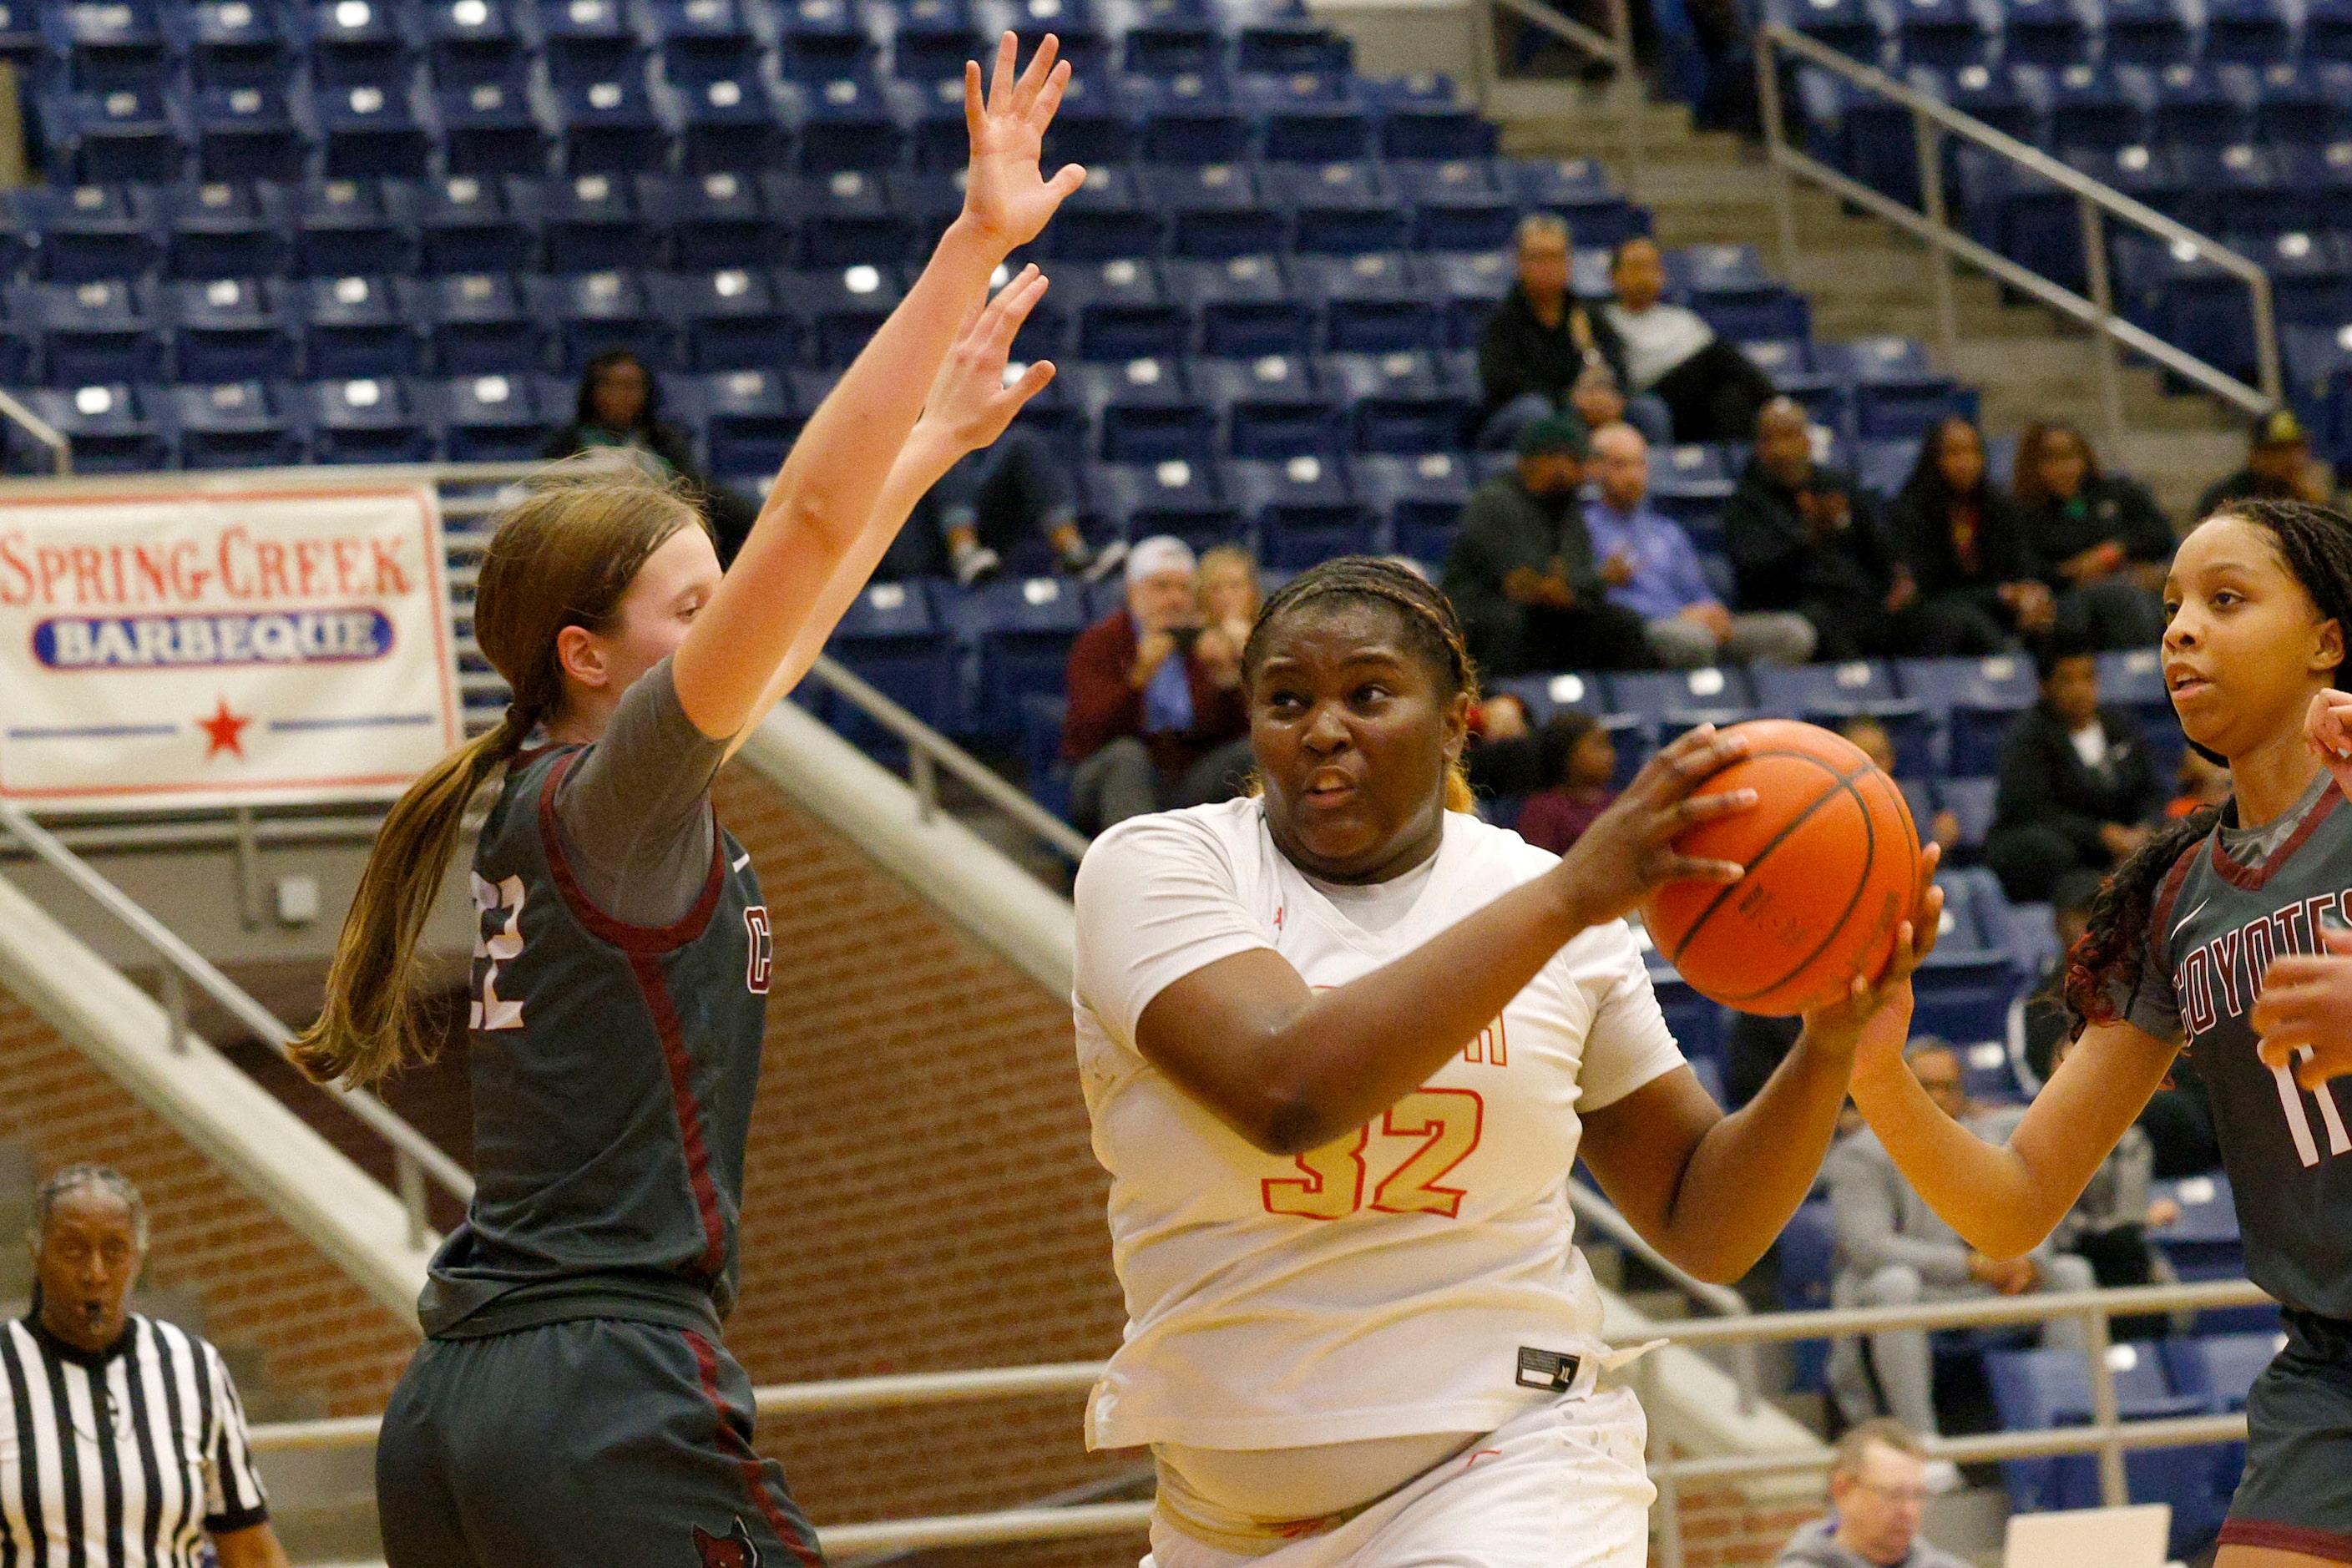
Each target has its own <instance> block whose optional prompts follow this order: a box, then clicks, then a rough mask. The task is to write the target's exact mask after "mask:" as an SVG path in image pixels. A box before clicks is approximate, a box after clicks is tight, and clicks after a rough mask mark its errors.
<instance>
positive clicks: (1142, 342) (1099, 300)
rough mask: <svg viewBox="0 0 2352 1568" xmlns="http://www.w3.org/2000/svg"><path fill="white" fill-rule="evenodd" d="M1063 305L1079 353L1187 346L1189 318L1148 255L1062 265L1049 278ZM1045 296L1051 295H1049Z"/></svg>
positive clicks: (1142, 355)
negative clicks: (1164, 286) (1162, 282)
mask: <svg viewBox="0 0 2352 1568" xmlns="http://www.w3.org/2000/svg"><path fill="white" fill-rule="evenodd" d="M1054 292H1055V293H1058V294H1060V295H1061V299H1060V300H1059V301H1058V303H1059V305H1060V307H1061V309H1062V310H1063V311H1064V312H1065V313H1066V315H1067V316H1068V317H1069V318H1070V319H1071V320H1072V321H1074V322H1075V323H1076V329H1075V331H1076V338H1075V343H1076V353H1077V356H1078V357H1079V358H1081V359H1088V360H1101V361H1114V360H1116V361H1126V360H1131V359H1151V358H1160V359H1172V358H1180V357H1181V356H1182V355H1183V353H1185V351H1186V350H1187V349H1189V348H1190V347H1191V346H1192V322H1191V321H1190V319H1189V317H1188V316H1187V315H1186V313H1185V311H1184V310H1183V309H1182V307H1181V306H1178V305H1175V304H1171V303H1170V302H1169V300H1167V298H1166V297H1165V295H1164V294H1163V292H1162V290H1161V289H1160V274H1159V269H1158V268H1155V267H1153V266H1152V265H1151V263H1150V262H1149V261H1132V260H1118V261H1104V262H1099V263H1096V264H1092V265H1086V266H1076V267H1071V268H1066V269H1063V270H1061V271H1060V272H1059V274H1058V276H1056V277H1055V280H1054ZM1049 297H1050V296H1049Z"/></svg>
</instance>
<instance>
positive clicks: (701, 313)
mask: <svg viewBox="0 0 2352 1568" xmlns="http://www.w3.org/2000/svg"><path fill="white" fill-rule="evenodd" d="M651 281H652V286H653V291H654V308H655V309H656V310H658V311H659V312H660V313H661V315H662V317H663V318H664V319H665V320H667V321H669V322H670V323H671V325H672V326H673V327H674V328H676V329H677V333H678V338H679V341H680V342H681V343H682V344H683V345H684V347H685V351H686V353H685V359H686V363H687V365H688V368H690V369H693V370H698V371H718V370H735V369H756V368H776V367H781V366H784V365H789V364H792V363H795V362H797V361H798V360H799V359H800V357H801V335H802V328H801V323H800V322H799V321H798V320H796V319H795V318H794V317H793V314H792V311H791V310H790V309H789V308H788V307H787V306H786V305H785V304H784V302H783V301H782V300H780V299H778V298H777V296H776V289H775V283H774V281H773V279H772V278H771V277H770V276H769V274H768V273H766V272H765V271H762V270H760V269H756V268H748V267H726V268H717V269H715V270H713V271H709V272H687V273H676V274H656V275H655V276H654V277H653V279H652V280H651Z"/></svg>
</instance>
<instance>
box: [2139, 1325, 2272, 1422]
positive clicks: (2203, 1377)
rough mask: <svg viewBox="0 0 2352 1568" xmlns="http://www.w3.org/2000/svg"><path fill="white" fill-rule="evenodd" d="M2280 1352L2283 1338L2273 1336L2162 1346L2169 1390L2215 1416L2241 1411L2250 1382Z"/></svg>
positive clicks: (2214, 1337) (2219, 1337)
mask: <svg viewBox="0 0 2352 1568" xmlns="http://www.w3.org/2000/svg"><path fill="white" fill-rule="evenodd" d="M2284 1348H2285V1336H2284V1334H2275V1333H2246V1334H2200V1335H2198V1336H2196V1337H2194V1338H2188V1339H2172V1340H2167V1341H2165V1342H2164V1343H2163V1346H2162V1349H2163V1353H2164V1364H2165V1369H2166V1371H2167V1372H2168V1373H2170V1374H2171V1378H2172V1386H2173V1387H2174V1388H2176V1389H2178V1390H2179V1391H2180V1392H2181V1393H2182V1394H2186V1395H2189V1396H2190V1397H2192V1398H2196V1399H2201V1400H2203V1401H2204V1403H2205V1408H2206V1410H2207V1412H2208V1413H2210V1414H2211V1415H2231V1414H2233V1413H2235V1412H2237V1411H2240V1410H2243V1409H2244V1408H2245V1407H2246V1395H2247V1394H2250V1393H2252V1391H2253V1386H2254V1380H2255V1379H2256V1378H2258V1377H2260V1376H2262V1374H2263V1373H2264V1372H2265V1371H2267V1370H2268V1369H2269V1367H2270V1364H2271V1362H2272V1361H2273V1358H2275V1357H2276V1356H2277V1354H2278V1352H2280V1351H2281V1350H2283V1349H2284Z"/></svg>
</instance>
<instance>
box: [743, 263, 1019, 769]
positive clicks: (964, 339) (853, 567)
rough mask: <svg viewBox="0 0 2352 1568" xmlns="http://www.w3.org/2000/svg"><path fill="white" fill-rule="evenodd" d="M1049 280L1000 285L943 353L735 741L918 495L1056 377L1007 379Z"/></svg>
mask: <svg viewBox="0 0 2352 1568" xmlns="http://www.w3.org/2000/svg"><path fill="white" fill-rule="evenodd" d="M1045 288H1046V280H1045V274H1044V273H1042V272H1040V271H1038V270H1037V268H1034V267H1027V268H1023V269H1022V270H1021V272H1020V273H1019V275H1018V276H1016V277H1015V278H1013V280H1012V281H1011V282H1009V283H1007V284H1006V285H1005V286H1004V287H1003V288H1002V289H998V290H997V293H996V298H995V299H993V300H990V301H989V302H988V303H987V304H986V305H985V306H981V307H975V308H974V309H973V310H972V313H971V316H970V317H969V318H968V319H967V320H966V321H965V322H964V328H963V331H962V333H961V336H959V337H958V338H957V339H956V343H955V347H954V348H952V349H950V350H949V351H948V357H947V358H946V359H945V360H943V361H941V362H940V374H939V375H938V376H937V377H936V378H934V379H933V381H932V383H931V390H930V391H929V394H927V395H925V396H924V398H923V416H922V417H921V418H920V419H918V420H917V421H916V422H915V428H914V429H913V430H912V431H911V432H910V433H909V434H908V437H907V444H906V445H905V446H903V447H900V448H898V461H896V462H894V463H893V464H891V465H890V472H889V475H888V477H887V478H886V479H884V480H883V481H882V493H881V495H880V497H879V498H878V499H877V500H876V501H875V503H874V516H873V519H872V521H869V522H868V523H867V524H866V530H865V531H864V532H863V533H862V534H860V535H859V537H858V540H857V542H856V545H854V546H853V547H852V548H851V550H850V552H849V553H848V554H846V555H845V556H843V557H842V559H841V563H840V564H839V565H837V566H835V568H834V571H833V575H832V577H831V578H830V579H828V580H827V581H826V583H825V585H824V588H823V590H822V591H820V592H819V594H818V595H817V598H816V603H815V605H814V608H812V609H811V611H810V612H809V616H808V619H807V621H806V622H805V624H803V626H802V627H801V629H800V635H799V636H798V637H794V638H793V646H792V647H791V649H790V650H789V651H788V652H786V654H785V655H784V659H783V663H782V664H781V665H779V666H778V667H777V668H776V672H775V674H774V675H772V676H771V677H770V678H769V680H768V688H767V689H766V691H764V692H763V693H761V698H760V700H759V701H757V702H755V703H754V704H753V705H752V709H751V721H750V723H747V724H746V725H745V727H744V729H743V730H742V731H741V732H740V733H739V734H738V735H737V736H736V737H735V744H736V746H737V747H739V748H740V746H741V745H742V743H743V742H744V740H745V738H746V737H748V736H749V735H750V734H751V726H752V725H755V724H757V723H758V722H759V721H760V720H761V718H762V717H764V716H765V715H766V713H767V712H768V710H770V709H772V708H773V707H774V706H775V705H776V703H777V702H778V701H779V700H781V699H782V697H783V695H784V693H785V692H787V691H790V690H791V689H793V687H794V686H795V685H797V684H799V682H800V679H801V677H803V676H804V675H806V674H807V673H808V670H809V666H810V665H812V664H814V662H815V661H816V656H817V655H818V654H819V653H821V652H822V651H824V642H825V638H826V637H830V636H832V635H833V628H834V627H835V626H836V625H838V624H839V623H840V620H841V617H842V614H843V612H845V611H846V610H847V609H848V608H849V605H850V604H851V602H852V601H853V600H855V599H856V597H857V595H858V594H859V592H860V591H861V590H863V589H864V587H865V586H866V578H868V577H870V576H872V575H873V574H874V568H875V567H876V566H877V565H878V564H880V563H881V560H882V557H883V556H884V555H885V554H887V552H889V549H890V544H891V542H892V541H893V540H895V539H896V538H897V537H898V530H899V529H900V528H901V527H902V526H903V525H904V524H905V523H906V521H907V517H908V513H910V512H912V511H913V510H915V503H916V502H918V501H919V500H922V499H923V497H924V495H925V494H926V493H927V492H928V491H929V489H930V488H931V487H932V486H933V485H935V484H937V483H939V482H940V479H941V478H942V477H944V476H945V475H946V473H947V471H948V470H949V469H950V468H953V467H954V466H955V464H956V463H957V461H958V460H959V459H961V458H962V457H963V456H964V455H965V454H966V453H969V452H975V451H978V450H979V449H980V448H981V447H986V446H989V445H991V444H992V443H993V442H994V441H995V440H996V438H997V437H999V436H1002V435H1003V434H1004V429H1005V426H1008V425H1010V424H1012V423H1013V416H1015V415H1016V414H1019V413H1020V412H1021V409H1022V406H1023V405H1025V404H1026V403H1027V402H1028V401H1029V400H1030V399H1031V398H1033V397H1034V396H1036V395H1037V394H1038V393H1040V392H1043V391H1044V390H1045V388H1046V386H1048V385H1049V384H1052V382H1053V379H1054V362H1053V361H1051V360H1039V361H1038V362H1037V363H1034V364H1032V365H1030V366H1029V367H1028V368H1027V369H1026V370H1024V371H1023V372H1022V374H1020V376H1019V377H1018V378H1017V379H1015V380H1014V381H1013V384H1011V385H1009V386H1008V385H1007V384H1005V380H1004V372H1005V367H1006V365H1007V363H1008V362H1009V361H1010V359H1011V357H1012V353H1013V339H1014V338H1015V337H1017V336H1018V335H1019V334H1020V331H1021V326H1022V323H1023V322H1024V321H1027V320H1028V319H1029V313H1030V311H1032V310H1035V309H1036V307H1037V301H1038V300H1042V299H1044V298H1045ZM731 754H732V752H731V751H730V755H731Z"/></svg>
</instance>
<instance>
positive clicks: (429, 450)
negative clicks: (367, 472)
mask: <svg viewBox="0 0 2352 1568" xmlns="http://www.w3.org/2000/svg"><path fill="white" fill-rule="evenodd" d="M301 400H302V405H303V406H302V408H301V411H300V416H301V418H302V420H303V422H304V423H305V424H306V425H307V426H309V429H310V457H311V460H312V461H314V462H320V463H421V462H425V461H427V460H429V459H430V458H432V457H433V454H434V443H433V436H432V431H431V429H430V427H429V426H427V424H426V422H425V417H424V416H423V414H422V412H421V411H420V410H419V409H418V408H417V406H416V401H415V397H414V395H412V394H411V393H410V391H409V384H408V383H406V382H404V381H402V380H400V379H398V378H396V377H391V376H354V377H352V378H351V379H349V380H332V381H320V382H312V383H310V384H307V385H306V386H304V387H303V389H302V392H301Z"/></svg>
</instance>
